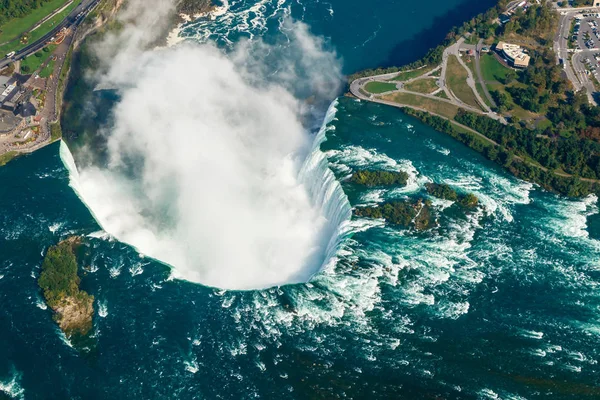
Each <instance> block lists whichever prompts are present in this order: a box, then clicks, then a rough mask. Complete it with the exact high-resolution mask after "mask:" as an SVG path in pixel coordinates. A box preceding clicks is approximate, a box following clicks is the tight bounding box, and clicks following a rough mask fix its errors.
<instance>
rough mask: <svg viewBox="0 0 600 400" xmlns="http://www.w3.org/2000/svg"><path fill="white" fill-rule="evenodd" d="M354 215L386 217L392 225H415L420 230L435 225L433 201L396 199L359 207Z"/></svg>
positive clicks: (405, 226)
mask: <svg viewBox="0 0 600 400" xmlns="http://www.w3.org/2000/svg"><path fill="white" fill-rule="evenodd" d="M354 215H356V216H358V217H364V218H374V219H381V218H383V219H385V221H386V222H387V223H389V224H390V225H394V226H398V227H403V228H408V227H411V226H414V228H415V229H416V230H418V231H424V230H426V229H430V228H432V227H433V226H434V225H435V222H434V220H433V217H432V215H431V202H430V201H428V200H427V201H424V202H423V201H422V200H418V201H417V202H416V203H414V202H409V201H394V202H387V203H383V204H382V205H380V206H373V207H358V208H356V209H355V210H354Z"/></svg>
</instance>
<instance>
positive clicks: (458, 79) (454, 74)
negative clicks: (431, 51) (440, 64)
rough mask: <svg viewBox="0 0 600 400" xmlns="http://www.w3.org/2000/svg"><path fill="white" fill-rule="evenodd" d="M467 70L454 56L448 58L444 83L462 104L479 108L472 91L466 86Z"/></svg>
mask: <svg viewBox="0 0 600 400" xmlns="http://www.w3.org/2000/svg"><path fill="white" fill-rule="evenodd" d="M468 76H469V75H468V73H467V70H466V69H465V68H464V67H463V66H462V65H461V64H460V62H459V61H458V58H456V56H455V55H450V57H448V68H447V72H446V81H447V82H448V87H449V88H450V90H451V91H452V93H454V95H455V96H456V97H458V98H459V99H460V100H461V101H462V102H463V103H466V104H468V105H470V106H472V107H475V108H480V107H479V103H478V102H477V98H476V97H475V93H473V90H471V88H470V87H469V85H467V78H468Z"/></svg>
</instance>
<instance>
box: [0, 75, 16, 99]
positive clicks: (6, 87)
mask: <svg viewBox="0 0 600 400" xmlns="http://www.w3.org/2000/svg"><path fill="white" fill-rule="evenodd" d="M18 85H19V82H18V80H17V79H15V78H13V77H7V76H0V105H1V104H2V103H4V102H5V101H10V99H11V98H12V96H13V95H14V93H15V91H16V89H17V87H18Z"/></svg>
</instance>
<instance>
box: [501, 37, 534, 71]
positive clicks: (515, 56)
mask: <svg viewBox="0 0 600 400" xmlns="http://www.w3.org/2000/svg"><path fill="white" fill-rule="evenodd" d="M496 50H498V51H499V52H501V53H502V54H504V56H505V57H506V58H508V59H509V60H510V61H511V62H512V63H513V66H515V67H517V68H527V67H528V66H529V61H531V57H529V55H528V54H527V53H525V50H524V49H523V48H522V47H521V46H519V45H518V44H510V43H504V42H498V44H497V45H496Z"/></svg>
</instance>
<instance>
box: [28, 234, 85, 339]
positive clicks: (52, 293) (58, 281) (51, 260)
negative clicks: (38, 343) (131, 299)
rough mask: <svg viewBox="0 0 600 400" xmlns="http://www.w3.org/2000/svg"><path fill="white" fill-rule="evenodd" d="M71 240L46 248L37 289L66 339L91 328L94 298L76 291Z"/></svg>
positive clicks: (74, 241)
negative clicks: (52, 312) (40, 291)
mask: <svg viewBox="0 0 600 400" xmlns="http://www.w3.org/2000/svg"><path fill="white" fill-rule="evenodd" d="M79 243H80V239H79V238H77V237H75V238H71V239H68V240H65V241H63V242H61V243H59V244H58V245H57V246H54V247H50V249H48V253H47V254H46V257H45V258H44V262H43V263H42V273H41V274H40V277H39V279H38V285H39V286H40V288H41V289H42V291H43V292H44V298H45V299H46V303H47V304H48V306H50V308H52V310H54V312H55V313H56V314H55V316H54V319H55V320H56V322H58V324H59V325H60V327H61V329H62V330H63V331H64V332H65V334H66V335H67V336H71V335H72V334H73V333H76V332H77V333H80V334H82V335H85V334H87V332H89V330H90V329H91V327H92V314H93V312H94V310H93V303H94V296H90V295H89V294H87V293H86V292H84V291H83V290H80V289H79V283H80V279H79V276H78V275H77V259H76V257H75V249H76V247H77V246H78V245H79Z"/></svg>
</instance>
